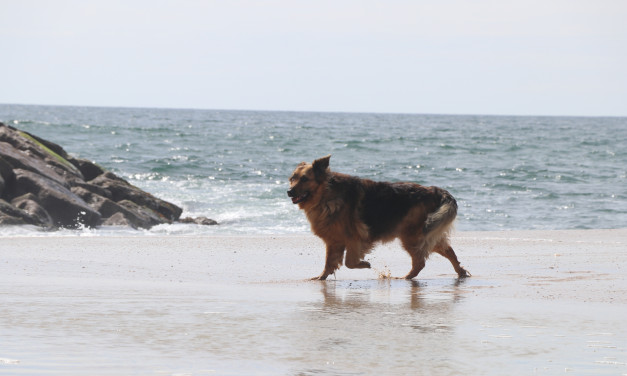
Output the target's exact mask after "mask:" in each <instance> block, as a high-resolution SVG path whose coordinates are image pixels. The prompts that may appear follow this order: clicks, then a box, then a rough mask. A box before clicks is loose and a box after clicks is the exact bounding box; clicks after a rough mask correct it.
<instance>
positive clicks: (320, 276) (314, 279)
mask: <svg viewBox="0 0 627 376" xmlns="http://www.w3.org/2000/svg"><path fill="white" fill-rule="evenodd" d="M327 277H328V276H326V275H324V274H321V275H319V276H317V277H313V278H311V279H310V281H324V280H325V279H327Z"/></svg>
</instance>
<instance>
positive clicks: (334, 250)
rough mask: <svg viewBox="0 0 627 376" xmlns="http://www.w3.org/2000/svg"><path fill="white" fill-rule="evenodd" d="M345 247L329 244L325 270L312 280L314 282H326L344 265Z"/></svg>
mask: <svg viewBox="0 0 627 376" xmlns="http://www.w3.org/2000/svg"><path fill="white" fill-rule="evenodd" d="M344 248H345V247H344V245H343V244H340V245H329V244H327V256H326V261H325V263H324V270H323V271H322V274H320V275H319V276H317V277H314V278H312V280H319V281H324V280H325V279H327V277H328V276H329V275H331V274H333V273H334V272H335V271H336V270H337V269H338V268H339V267H340V265H342V259H343V258H344Z"/></svg>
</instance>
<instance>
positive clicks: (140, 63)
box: [0, 0, 627, 116]
mask: <svg viewBox="0 0 627 376" xmlns="http://www.w3.org/2000/svg"><path fill="white" fill-rule="evenodd" d="M626 23H627V1H625V0H616V1H610V0H590V1H578V0H563V1H562V0H556V1H554V0H516V1H503V0H502V1H482V0H478V1H469V0H437V1H436V0H433V1H420V0H408V1H398V0H386V1H368V0H355V1H343V0H333V1H327V0H316V1H304V0H302V1H301V0H290V1H287V0H285V1H262V0H259V1H234V0H228V1H227V0H221V1H201V0H198V1H190V0H172V1H159V0H136V1H133V0H120V1H117V0H106V1H102V0H94V1H88V0H81V1H68V0H55V1H49V0H41V1H37V0H19V1H10V0H0V103H24V104H60V105H90V106H124V107H170V108H205V109H252V110H296V111H298V110H307V111H346V112H402V113H439V114H514V115H592V116H605V115H607V116H627V26H626Z"/></svg>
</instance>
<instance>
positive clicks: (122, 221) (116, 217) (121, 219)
mask: <svg viewBox="0 0 627 376" xmlns="http://www.w3.org/2000/svg"><path fill="white" fill-rule="evenodd" d="M102 225H103V226H118V227H133V228H136V227H135V226H133V224H132V223H131V222H129V220H128V219H126V217H125V216H124V215H123V214H122V213H115V214H113V215H112V216H111V217H109V218H105V219H104V220H103V221H102Z"/></svg>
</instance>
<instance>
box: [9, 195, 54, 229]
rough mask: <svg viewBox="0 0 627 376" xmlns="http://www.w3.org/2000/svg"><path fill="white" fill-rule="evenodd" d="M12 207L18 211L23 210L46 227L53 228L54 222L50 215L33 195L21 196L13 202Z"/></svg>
mask: <svg viewBox="0 0 627 376" xmlns="http://www.w3.org/2000/svg"><path fill="white" fill-rule="evenodd" d="M11 205H13V206H14V207H16V208H18V209H22V210H24V211H25V212H27V213H28V214H30V215H31V216H33V217H34V218H36V219H37V221H38V222H39V223H40V224H41V225H43V226H45V227H53V226H54V221H53V220H52V217H50V214H48V212H47V211H46V209H44V208H43V207H42V206H41V204H39V199H38V198H37V196H35V195H34V194H32V193H27V194H25V195H22V196H19V197H16V198H14V199H13V200H11Z"/></svg>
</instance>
